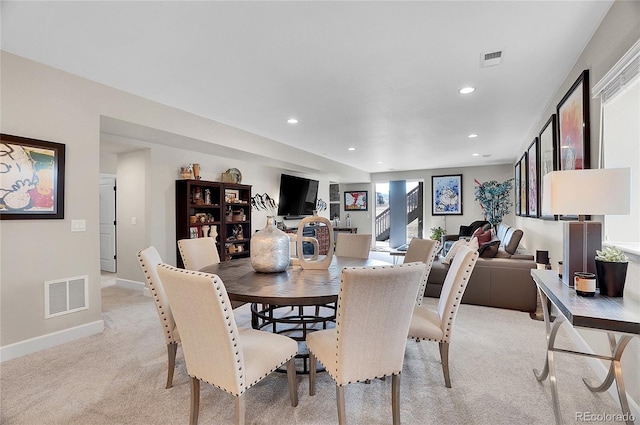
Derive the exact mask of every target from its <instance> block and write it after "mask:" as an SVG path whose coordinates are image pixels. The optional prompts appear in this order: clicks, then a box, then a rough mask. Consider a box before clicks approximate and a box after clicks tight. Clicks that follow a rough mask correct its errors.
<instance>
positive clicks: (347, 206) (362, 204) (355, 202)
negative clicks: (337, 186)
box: [344, 190, 369, 211]
mask: <svg viewBox="0 0 640 425" xmlns="http://www.w3.org/2000/svg"><path fill="white" fill-rule="evenodd" d="M368 193H369V192H368V191H367V190H357V191H345V192H344V210H345V211H367V210H368V209H369V203H368V199H367V194H368Z"/></svg>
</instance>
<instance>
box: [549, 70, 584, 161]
mask: <svg viewBox="0 0 640 425" xmlns="http://www.w3.org/2000/svg"><path fill="white" fill-rule="evenodd" d="M557 114H558V143H559V144H560V158H559V159H560V165H559V167H558V169H559V170H561V171H564V170H583V169H587V168H589V161H590V155H589V127H590V126H589V70H584V71H583V72H582V74H580V76H579V77H578V79H577V80H576V81H575V83H573V85H572V86H571V88H570V89H569V91H568V92H567V94H565V96H564V97H563V98H562V100H561V101H560V103H558V106H557Z"/></svg>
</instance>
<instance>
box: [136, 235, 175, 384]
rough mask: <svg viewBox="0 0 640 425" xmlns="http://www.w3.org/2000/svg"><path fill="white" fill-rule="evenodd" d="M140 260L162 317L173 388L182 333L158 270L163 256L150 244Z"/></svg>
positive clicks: (140, 255)
mask: <svg viewBox="0 0 640 425" xmlns="http://www.w3.org/2000/svg"><path fill="white" fill-rule="evenodd" d="M138 261H139V262H140V267H141V268H142V272H143V273H144V278H145V283H146V286H147V288H149V292H151V296H152V297H153V302H154V304H155V306H156V311H157V312H158V317H159V318H160V324H161V325H162V333H163V334H164V342H165V343H166V344H167V356H168V359H167V360H168V361H167V364H168V368H167V386H166V388H171V386H172V385H173V371H174V370H175V367H176V353H177V351H178V344H179V343H180V334H179V333H178V328H177V327H176V322H175V320H174V319H173V314H172V313H171V307H170V306H169V300H168V299H167V294H166V293H165V291H164V287H163V286H162V281H161V280H160V277H159V276H158V272H157V271H156V267H157V266H158V264H161V263H162V258H160V254H159V253H158V250H157V249H155V248H154V247H152V246H150V247H149V248H145V249H143V250H141V251H140V252H138Z"/></svg>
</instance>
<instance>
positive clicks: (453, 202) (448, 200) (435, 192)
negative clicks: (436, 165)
mask: <svg viewBox="0 0 640 425" xmlns="http://www.w3.org/2000/svg"><path fill="white" fill-rule="evenodd" d="M431 214H432V215H462V174H454V175H449V176H431Z"/></svg>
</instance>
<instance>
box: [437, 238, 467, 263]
mask: <svg viewBox="0 0 640 425" xmlns="http://www.w3.org/2000/svg"><path fill="white" fill-rule="evenodd" d="M465 245H467V241H466V240H464V239H458V240H457V241H455V242H454V243H453V245H451V248H449V251H448V252H447V255H446V256H445V257H444V258H443V259H442V264H450V263H451V260H453V257H454V256H455V255H456V252H457V251H458V249H460V247H461V246H465Z"/></svg>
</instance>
